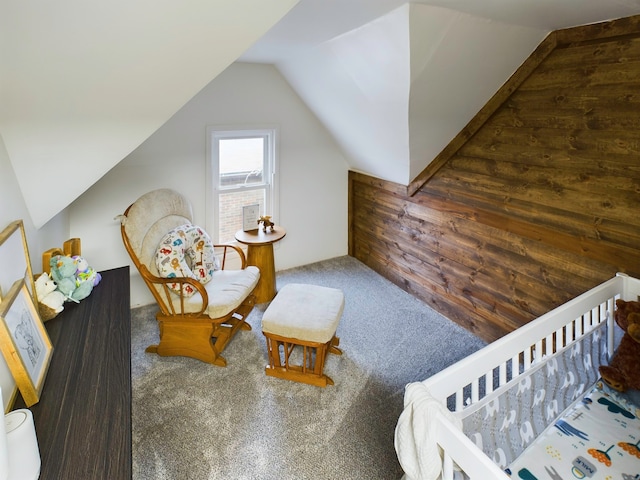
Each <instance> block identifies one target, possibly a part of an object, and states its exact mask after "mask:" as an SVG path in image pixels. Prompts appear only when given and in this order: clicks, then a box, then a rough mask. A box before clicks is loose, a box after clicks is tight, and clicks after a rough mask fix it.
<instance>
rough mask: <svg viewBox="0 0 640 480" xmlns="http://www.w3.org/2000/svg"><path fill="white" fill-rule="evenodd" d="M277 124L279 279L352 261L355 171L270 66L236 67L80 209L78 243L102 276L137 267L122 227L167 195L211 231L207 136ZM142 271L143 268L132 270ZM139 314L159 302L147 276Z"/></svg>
mask: <svg viewBox="0 0 640 480" xmlns="http://www.w3.org/2000/svg"><path fill="white" fill-rule="evenodd" d="M211 125H213V126H215V125H224V126H228V125H233V126H238V127H242V126H256V125H277V126H278V128H279V169H280V192H279V203H280V213H279V216H278V218H275V221H276V223H277V224H280V225H282V226H283V227H284V228H285V229H286V230H287V236H286V237H285V238H284V239H283V240H282V241H280V242H279V243H278V244H277V246H276V251H275V259H276V270H281V269H286V268H291V267H295V266H299V265H304V264H308V263H312V262H316V261H320V260H324V259H327V258H332V257H336V256H340V255H346V254H347V214H348V212H347V206H348V201H347V193H348V192H347V189H348V186H347V180H348V167H347V163H346V160H345V159H344V157H343V155H342V154H341V152H340V150H339V148H338V146H337V145H336V144H335V142H334V140H333V139H332V137H331V136H330V135H329V134H328V132H327V131H326V130H325V128H324V127H323V126H322V125H321V124H320V122H319V121H318V120H317V118H316V117H315V116H314V115H313V114H312V113H311V111H310V110H309V109H308V108H307V107H306V106H305V104H304V103H303V102H302V101H301V99H300V98H299V97H298V96H297V95H296V93H295V92H294V91H293V90H292V89H291V87H290V86H289V84H288V83H287V82H286V81H285V80H284V78H283V77H282V76H281V75H280V73H279V72H278V71H277V69H276V68H275V67H273V66H270V65H260V64H247V63H235V64H233V65H231V66H230V67H229V68H228V69H227V70H225V71H224V72H223V73H222V74H220V75H219V76H218V77H217V78H216V79H214V80H213V81H212V82H211V83H210V84H209V85H207V86H206V87H205V88H204V89H203V90H202V91H201V92H200V93H198V94H197V95H196V96H195V97H194V98H193V99H192V100H191V101H189V102H188V103H187V104H186V105H185V106H184V107H183V108H182V109H180V110H179V111H178V112H177V113H176V114H175V115H174V116H173V117H172V118H171V119H169V120H168V121H167V122H166V123H165V124H164V125H163V126H162V127H161V128H160V129H158V130H157V131H156V132H155V133H154V134H153V135H152V136H151V137H150V138H149V139H148V140H147V141H145V142H144V143H143V144H142V145H140V147H138V148H137V149H136V150H135V151H134V152H132V153H131V155H129V156H128V157H127V158H125V159H124V160H123V161H122V162H121V163H120V164H119V165H117V166H116V167H114V168H113V169H112V170H111V171H110V172H108V173H107V174H106V175H105V176H104V177H103V178H102V179H100V180H99V181H98V182H97V183H96V184H95V185H94V186H93V187H92V188H90V189H89V190H88V191H87V192H86V193H84V194H83V195H82V196H81V197H80V198H79V199H78V200H77V201H75V202H74V203H73V204H72V205H71V206H70V209H69V211H70V223H71V227H70V228H71V234H72V236H78V237H80V238H82V246H83V254H84V256H85V257H86V258H87V259H88V260H89V263H90V264H91V265H92V266H93V267H94V268H96V269H98V270H104V269H108V268H113V267H118V266H122V265H126V264H130V261H129V258H128V256H127V254H126V252H125V250H124V247H123V246H122V240H121V238H120V231H119V224H118V222H117V221H114V220H113V218H114V217H115V216H116V215H118V214H120V213H122V212H123V211H124V210H125V209H126V207H127V206H129V205H130V204H131V203H132V202H133V201H134V200H135V199H136V198H138V197H139V196H140V195H142V194H143V193H145V192H147V191H149V190H152V189H155V188H161V187H169V188H174V189H176V190H179V191H181V192H182V193H184V194H186V195H187V196H188V197H189V198H190V200H191V202H192V204H193V207H194V221H195V223H197V224H200V225H204V224H205V220H206V219H205V170H206V168H205V167H206V163H205V162H206V141H207V139H206V128H207V126H211ZM132 269H133V267H132ZM131 297H132V306H137V305H142V304H147V303H151V301H152V299H151V296H150V294H148V293H147V291H146V289H145V288H144V286H143V285H141V281H140V279H139V278H138V277H137V276H133V278H132V295H131Z"/></svg>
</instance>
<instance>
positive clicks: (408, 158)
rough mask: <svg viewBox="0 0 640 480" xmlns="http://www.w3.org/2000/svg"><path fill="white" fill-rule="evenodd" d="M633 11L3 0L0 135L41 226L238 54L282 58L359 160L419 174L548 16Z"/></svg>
mask: <svg viewBox="0 0 640 480" xmlns="http://www.w3.org/2000/svg"><path fill="white" fill-rule="evenodd" d="M637 13H640V0H519V1H517V2H516V1H514V0H483V1H482V2H479V1H477V0H421V1H417V2H414V3H411V4H408V3H406V2H404V1H401V0H299V1H296V0H207V1H204V0H185V1H183V2H172V1H168V0H155V1H154V2H127V1H124V0H113V1H111V2H98V1H96V0H83V1H80V0H59V1H57V2H46V1H44V0H33V1H30V2H21V1H18V0H0V85H1V89H0V135H2V139H3V140H4V144H5V147H6V149H7V152H8V154H9V157H10V159H11V163H12V165H13V168H14V171H15V174H16V177H17V178H18V182H19V184H20V188H21V190H22V192H23V195H24V197H25V202H26V203H27V207H28V208H29V211H30V213H31V216H32V220H33V221H34V223H35V224H36V226H41V225H43V224H44V223H46V222H47V221H48V220H49V219H51V218H52V217H53V216H55V215H56V214H57V213H58V212H60V211H61V210H62V209H64V208H65V207H66V206H67V205H68V204H69V203H71V202H72V201H73V200H74V199H75V198H77V197H78V196H79V195H80V194H81V193H82V192H84V191H85V190H86V189H87V188H89V187H90V186H91V185H92V184H93V183H95V181H97V180H98V179H99V178H100V177H101V176H102V175H104V174H105V173H106V172H107V171H108V170H109V169H111V168H112V167H113V166H114V165H116V164H117V163H118V162H119V161H121V160H122V159H123V158H124V157H125V156H126V155H127V154H128V153H130V152H131V151H132V150H133V149H134V148H136V147H137V146H138V145H139V144H140V143H142V142H143V141H144V140H145V139H146V138H148V137H149V136H150V135H151V134H152V133H153V132H154V131H155V130H156V129H157V128H158V127H159V126H160V125H162V124H163V123H164V122H165V121H166V120H167V119H168V118H169V117H171V115H173V113H175V112H176V111H177V110H178V109H179V108H180V107H181V106H182V105H183V104H184V103H186V102H187V101H188V100H189V99H190V98H192V97H193V95H195V94H196V93H197V92H198V91H199V90H200V89H202V87H204V86H205V85H206V84H207V83H208V82H210V81H211V80H212V79H213V78H215V77H216V75H217V74H218V73H220V72H221V71H223V70H224V69H225V68H226V67H227V66H228V65H229V64H231V63H232V62H234V61H236V60H240V61H247V62H262V63H273V64H275V65H276V66H277V67H278V68H279V69H280V71H281V72H282V73H283V75H284V76H285V77H286V78H287V80H288V81H289V82H290V83H291V85H292V86H293V88H294V89H296V91H297V92H298V93H299V94H300V96H301V97H302V98H303V99H304V100H305V101H306V102H307V104H308V105H309V107H310V108H311V109H312V110H313V111H314V112H315V113H316V115H317V116H318V118H320V119H321V121H322V122H323V123H324V124H325V126H326V127H327V128H328V129H329V131H331V132H332V133H333V135H334V136H335V138H336V140H337V141H338V143H339V144H340V145H341V146H342V148H343V150H344V152H345V155H346V157H347V158H348V160H349V162H350V164H351V167H352V168H354V169H356V170H360V171H364V172H366V173H369V174H372V175H377V176H380V177H382V178H385V179H388V180H392V181H396V182H399V183H404V184H407V183H408V182H409V181H410V180H411V179H412V178H414V177H415V176H416V175H417V174H418V173H419V172H420V171H421V170H422V169H423V168H424V167H425V166H426V165H428V163H429V162H430V161H431V159H432V158H433V157H434V156H435V155H437V153H439V151H440V150H441V149H442V148H443V147H444V146H445V145H446V144H447V142H448V141H449V140H451V138H453V136H455V134H457V132H458V131H459V130H460V129H461V128H462V127H463V126H464V125H465V124H466V122H467V121H468V120H469V119H470V118H471V117H472V116H473V115H474V114H475V112H477V111H478V109H479V108H480V107H481V106H482V105H483V104H484V103H485V102H486V101H487V100H488V98H489V97H490V96H491V95H492V94H493V93H494V92H495V91H496V90H497V89H498V88H499V87H500V86H501V85H502V83H504V82H505V81H506V80H507V78H508V77H509V76H510V75H511V73H513V71H514V70H515V69H516V68H517V67H518V66H519V65H520V64H521V63H522V62H523V61H524V59H525V58H526V57H527V56H528V55H529V53H530V52H531V51H532V50H533V49H534V48H535V47H536V46H537V44H538V43H539V42H540V41H541V40H542V39H543V38H544V36H546V35H547V34H548V32H550V31H552V30H556V29H559V28H564V27H569V26H574V25H580V24H585V23H592V22H597V21H602V20H607V19H612V18H619V17H624V16H629V15H633V14H637ZM265 32H266V33H265ZM69 175H71V176H72V177H73V179H74V180H73V182H69V181H68V180H67V179H68V176H69ZM56 176H58V177H59V178H60V182H61V183H62V182H63V181H64V188H57V185H55V181H56V180H55V179H56ZM52 182H53V185H52ZM52 188H53V189H55V190H56V195H55V196H52V195H51V189H52Z"/></svg>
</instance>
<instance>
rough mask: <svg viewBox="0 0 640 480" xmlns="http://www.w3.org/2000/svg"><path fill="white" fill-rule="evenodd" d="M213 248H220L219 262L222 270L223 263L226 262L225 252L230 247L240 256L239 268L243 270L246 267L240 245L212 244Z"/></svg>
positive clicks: (245, 260)
mask: <svg viewBox="0 0 640 480" xmlns="http://www.w3.org/2000/svg"><path fill="white" fill-rule="evenodd" d="M213 248H222V249H223V251H222V262H221V268H222V270H224V267H225V264H226V262H227V253H228V252H229V249H231V250H232V251H233V252H235V253H237V254H238V256H239V257H240V262H241V265H242V266H241V270H244V269H245V268H247V258H246V257H245V255H244V250H242V249H241V248H240V247H238V246H237V245H232V244H230V243H223V244H219V245H214V246H213Z"/></svg>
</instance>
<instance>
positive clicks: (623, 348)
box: [599, 300, 640, 392]
mask: <svg viewBox="0 0 640 480" xmlns="http://www.w3.org/2000/svg"><path fill="white" fill-rule="evenodd" d="M614 318H615V320H616V323H617V324H618V326H619V327H620V328H622V330H624V332H625V333H624V335H623V336H622V340H621V341H620V345H618V348H617V349H616V351H615V352H614V354H613V357H612V358H611V361H610V362H609V365H601V366H600V368H599V370H600V375H601V376H602V380H604V382H605V383H606V384H607V385H609V386H610V387H611V388H613V389H615V390H618V391H620V392H624V391H625V390H627V389H628V388H633V389H636V390H637V389H640V368H638V360H640V302H634V301H629V302H626V301H624V300H616V311H615V314H614Z"/></svg>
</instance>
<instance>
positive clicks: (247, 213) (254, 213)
mask: <svg viewBox="0 0 640 480" xmlns="http://www.w3.org/2000/svg"><path fill="white" fill-rule="evenodd" d="M259 218H260V205H259V204H257V203H256V204H255V205H247V206H244V207H242V230H243V231H245V232H249V231H251V230H257V229H258V219H259Z"/></svg>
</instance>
